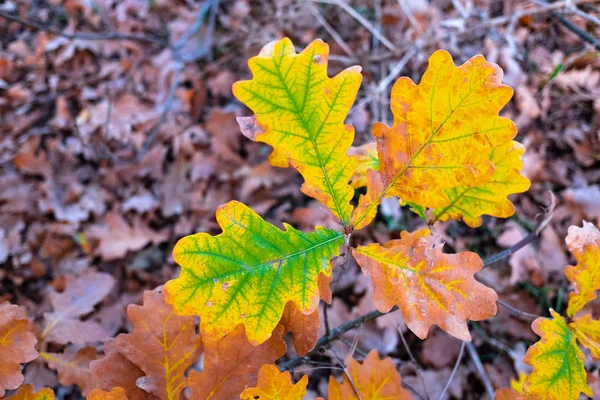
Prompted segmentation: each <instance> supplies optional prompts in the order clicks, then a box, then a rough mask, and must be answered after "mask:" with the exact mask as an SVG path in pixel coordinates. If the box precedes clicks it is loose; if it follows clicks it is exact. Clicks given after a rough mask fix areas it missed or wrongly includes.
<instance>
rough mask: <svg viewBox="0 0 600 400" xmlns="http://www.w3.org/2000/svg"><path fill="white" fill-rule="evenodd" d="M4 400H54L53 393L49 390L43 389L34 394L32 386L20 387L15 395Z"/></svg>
mask: <svg viewBox="0 0 600 400" xmlns="http://www.w3.org/2000/svg"><path fill="white" fill-rule="evenodd" d="M6 400H54V392H53V391H52V389H50V388H43V389H41V390H40V391H39V392H37V393H36V392H35V391H34V389H33V386H32V385H21V387H20V388H19V390H18V391H17V393H15V394H14V395H12V396H10V397H7V398H6Z"/></svg>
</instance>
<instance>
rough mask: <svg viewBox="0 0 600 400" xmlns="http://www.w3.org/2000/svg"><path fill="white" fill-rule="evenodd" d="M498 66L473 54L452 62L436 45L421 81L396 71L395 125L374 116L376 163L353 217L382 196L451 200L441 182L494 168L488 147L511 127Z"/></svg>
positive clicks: (368, 213) (476, 178)
mask: <svg viewBox="0 0 600 400" xmlns="http://www.w3.org/2000/svg"><path fill="white" fill-rule="evenodd" d="M501 80H502V70H501V69H500V68H499V67H498V66H497V65H495V64H491V63H488V62H486V61H485V59H484V58H483V56H480V55H479V56H475V57H473V58H471V59H470V60H469V61H467V62H466V63H465V64H463V65H461V66H460V67H455V66H454V63H453V61H452V57H451V56H450V54H449V53H448V52H446V51H444V50H438V51H436V52H435V53H433V55H432V56H431V57H430V58H429V67H428V69H427V71H425V74H424V75H423V78H422V79H421V83H420V84H419V85H415V84H414V83H413V82H412V81H411V80H410V79H409V78H405V77H404V78H400V79H398V81H396V83H395V84H394V86H393V88H392V94H391V101H390V105H391V108H392V113H393V114H394V125H393V126H392V127H388V126H386V125H385V124H382V123H376V124H375V125H374V127H373V136H374V137H375V140H376V143H377V146H378V156H379V170H378V171H372V170H371V171H369V172H368V174H367V181H368V183H367V194H366V195H365V196H361V198H360V200H359V204H358V207H357V209H356V210H355V212H354V217H353V224H354V226H355V228H356V229H360V228H362V227H364V226H365V225H367V224H369V223H370V222H371V221H372V220H373V218H374V216H375V214H376V212H377V206H378V205H379V203H380V202H381V200H383V199H384V198H386V197H391V196H399V197H400V199H401V200H402V201H403V202H412V203H415V204H418V205H420V206H423V207H432V208H441V207H446V206H448V205H449V204H450V199H449V198H448V195H447V193H446V190H447V189H449V188H453V187H458V186H464V187H472V186H478V185H481V184H483V183H485V182H487V181H488V180H489V179H490V178H491V177H492V175H493V173H494V167H493V164H492V163H491V162H490V160H489V151H490V149H491V148H493V147H495V146H498V145H502V144H505V143H508V142H510V141H511V139H512V138H513V137H514V136H515V135H516V132H517V128H516V126H515V125H514V124H513V123H512V121H510V120H509V119H507V118H501V117H499V116H498V112H499V111H500V110H501V109H502V107H504V105H505V104H506V103H507V102H508V101H509V100H510V98H511V97H512V89H511V88H510V87H508V86H504V85H502V84H501V83H500V82H501Z"/></svg>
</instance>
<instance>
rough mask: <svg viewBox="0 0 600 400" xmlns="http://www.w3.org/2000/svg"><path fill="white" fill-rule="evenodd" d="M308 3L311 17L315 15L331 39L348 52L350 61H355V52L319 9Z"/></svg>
mask: <svg viewBox="0 0 600 400" xmlns="http://www.w3.org/2000/svg"><path fill="white" fill-rule="evenodd" d="M308 5H309V10H310V13H311V14H312V15H313V17H315V18H316V20H317V21H319V23H320V24H321V25H322V26H323V28H325V30H326V31H327V33H329V35H330V36H331V37H332V38H333V40H335V42H336V43H337V44H338V45H339V46H340V47H341V48H342V50H344V51H345V52H346V54H348V55H349V56H350V58H351V59H352V62H356V60H357V57H356V53H354V51H352V49H351V48H350V46H348V44H347V43H346V41H345V40H344V39H343V38H342V37H341V36H340V34H339V33H338V32H337V31H336V30H335V29H334V28H333V26H331V25H330V24H329V22H327V20H326V19H325V18H324V17H323V16H322V15H321V13H320V12H319V10H317V8H316V7H315V6H314V5H313V4H310V3H309V4H308ZM329 58H331V57H329Z"/></svg>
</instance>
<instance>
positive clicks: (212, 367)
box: [189, 325, 285, 400]
mask: <svg viewBox="0 0 600 400" xmlns="http://www.w3.org/2000/svg"><path fill="white" fill-rule="evenodd" d="M283 332H284V329H283V327H282V326H281V325H278V326H277V328H275V330H274V331H273V335H272V336H271V337H270V338H269V339H268V340H267V341H266V342H264V343H262V344H260V345H258V346H254V345H252V344H250V342H249V341H248V338H247V337H246V334H245V332H244V326H243V325H238V326H237V327H236V328H235V329H234V330H233V331H232V332H231V333H229V334H228V335H227V336H225V337H224V338H223V339H221V340H219V341H210V342H206V343H205V344H204V346H205V351H204V369H203V370H202V372H196V371H191V372H190V377H189V382H190V388H191V389H192V391H191V396H190V397H191V398H192V399H203V400H226V399H237V398H238V397H239V395H240V394H241V393H242V391H243V390H244V389H245V388H246V387H250V386H254V385H256V381H257V377H258V372H259V370H260V367H261V366H262V365H264V364H272V363H274V362H275V360H277V359H278V358H279V357H281V356H282V355H283V354H284V353H285V343H284V341H283V338H282V337H283Z"/></svg>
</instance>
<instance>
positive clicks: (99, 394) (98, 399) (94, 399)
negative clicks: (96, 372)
mask: <svg viewBox="0 0 600 400" xmlns="http://www.w3.org/2000/svg"><path fill="white" fill-rule="evenodd" d="M86 400H128V399H127V394H125V390H123V388H120V387H116V388H114V389H113V390H111V391H110V392H105V391H104V390H101V389H94V390H92V391H91V392H90V394H88V396H87V398H86Z"/></svg>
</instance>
